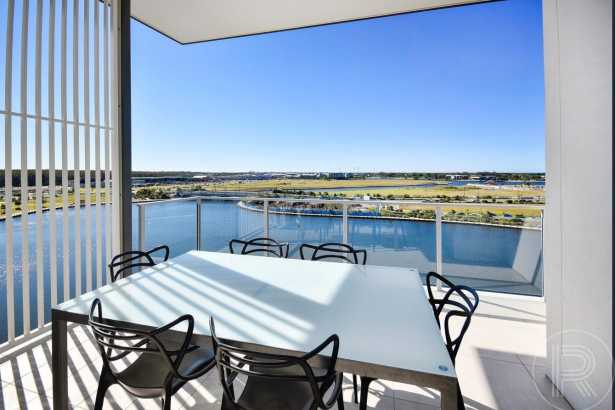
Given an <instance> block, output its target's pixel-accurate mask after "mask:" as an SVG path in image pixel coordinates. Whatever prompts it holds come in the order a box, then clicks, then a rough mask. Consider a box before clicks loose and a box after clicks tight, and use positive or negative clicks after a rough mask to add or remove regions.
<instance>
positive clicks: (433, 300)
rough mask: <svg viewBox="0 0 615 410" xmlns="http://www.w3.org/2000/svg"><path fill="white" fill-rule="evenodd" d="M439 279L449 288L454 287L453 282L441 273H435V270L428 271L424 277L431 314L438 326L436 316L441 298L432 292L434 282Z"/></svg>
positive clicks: (438, 320)
mask: <svg viewBox="0 0 615 410" xmlns="http://www.w3.org/2000/svg"><path fill="white" fill-rule="evenodd" d="M438 281H440V282H442V283H443V284H444V286H446V287H448V288H449V289H450V288H454V287H455V284H454V283H453V282H451V281H450V280H448V279H447V278H445V277H444V276H442V275H439V274H437V273H436V272H429V273H428V274H427V276H426V277H425V284H426V285H427V294H428V295H429V297H428V300H429V304H430V305H431V309H432V310H433V314H434V316H435V317H436V321H437V322H438V326H440V319H439V317H438V313H437V312H438V308H439V306H440V303H442V299H438V298H437V297H436V296H435V294H434V288H435V287H436V283H437V282H438Z"/></svg>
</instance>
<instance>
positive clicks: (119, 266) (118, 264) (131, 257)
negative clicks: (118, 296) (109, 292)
mask: <svg viewBox="0 0 615 410" xmlns="http://www.w3.org/2000/svg"><path fill="white" fill-rule="evenodd" d="M160 251H164V254H163V256H162V260H161V262H166V261H167V260H169V247H168V246H167V245H161V246H157V247H155V248H153V249H150V250H149V251H127V252H123V253H120V254H119V255H115V256H114V257H113V259H111V263H110V264H109V273H110V274H111V282H115V281H116V280H118V279H121V278H125V277H126V276H128V275H130V274H131V273H133V270H134V269H135V268H146V267H150V266H154V265H156V262H155V261H154V257H153V254H155V253H157V252H160Z"/></svg>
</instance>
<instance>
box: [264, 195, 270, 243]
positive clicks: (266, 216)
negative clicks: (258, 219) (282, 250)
mask: <svg viewBox="0 0 615 410" xmlns="http://www.w3.org/2000/svg"><path fill="white" fill-rule="evenodd" d="M263 237H265V238H269V201H267V200H264V201H263Z"/></svg>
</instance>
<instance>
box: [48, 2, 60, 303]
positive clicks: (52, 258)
mask: <svg viewBox="0 0 615 410" xmlns="http://www.w3.org/2000/svg"><path fill="white" fill-rule="evenodd" d="M48 15H49V34H48V36H49V38H48V41H49V43H48V45H47V52H48V55H49V63H48V67H49V69H48V77H47V87H48V92H47V96H48V105H49V118H52V119H55V33H56V24H55V23H56V2H55V0H49V14H48ZM48 125H49V131H48V133H49V174H48V175H49V179H48V186H49V249H50V252H49V276H50V288H51V306H54V305H56V304H57V303H58V261H57V252H56V249H57V238H56V234H57V229H56V224H57V221H56V162H55V161H56V148H55V145H56V132H55V128H56V124H55V121H53V120H50V121H49V124H48Z"/></svg>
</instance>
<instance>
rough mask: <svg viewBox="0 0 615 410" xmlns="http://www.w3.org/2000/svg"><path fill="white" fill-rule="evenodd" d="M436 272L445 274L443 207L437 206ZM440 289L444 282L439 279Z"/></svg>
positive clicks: (438, 286)
mask: <svg viewBox="0 0 615 410" xmlns="http://www.w3.org/2000/svg"><path fill="white" fill-rule="evenodd" d="M436 272H438V273H439V274H440V275H444V272H443V270H442V207H441V206H437V207H436ZM437 289H438V291H441V290H442V282H441V281H437Z"/></svg>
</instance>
